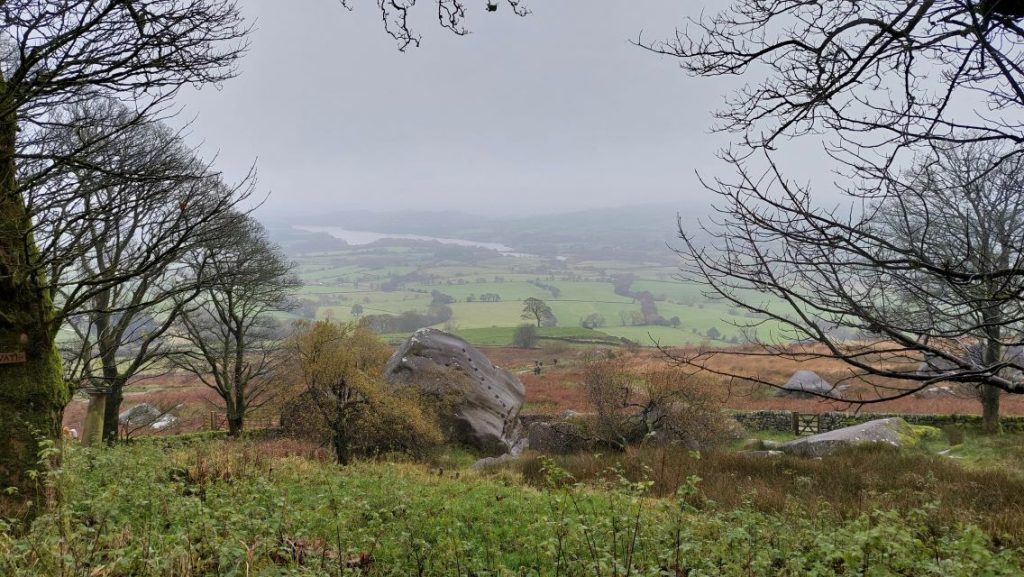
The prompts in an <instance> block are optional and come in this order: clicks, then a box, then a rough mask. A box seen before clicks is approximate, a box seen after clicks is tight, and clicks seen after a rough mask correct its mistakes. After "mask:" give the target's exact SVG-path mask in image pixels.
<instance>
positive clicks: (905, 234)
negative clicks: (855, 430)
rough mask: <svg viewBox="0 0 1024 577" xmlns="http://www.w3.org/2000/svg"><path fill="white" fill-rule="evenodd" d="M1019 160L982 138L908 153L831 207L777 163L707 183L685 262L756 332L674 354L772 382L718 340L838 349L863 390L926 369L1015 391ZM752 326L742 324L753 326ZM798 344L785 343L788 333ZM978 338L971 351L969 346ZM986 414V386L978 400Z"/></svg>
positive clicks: (918, 380) (908, 387) (806, 355)
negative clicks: (887, 172)
mask: <svg viewBox="0 0 1024 577" xmlns="http://www.w3.org/2000/svg"><path fill="white" fill-rule="evenodd" d="M1022 168H1024V167H1022V165H1021V164H1020V162H1018V161H1016V160H1014V161H1008V160H1004V158H1003V155H1002V153H1001V150H998V149H995V148H993V147H992V146H980V145H971V146H967V147H966V148H965V147H964V145H951V147H950V148H947V149H942V150H938V151H937V153H936V155H934V156H932V157H928V158H923V159H922V160H921V163H920V164H919V165H918V168H917V169H915V170H911V171H909V172H908V174H906V175H905V177H904V178H901V179H895V178H894V179H890V180H889V181H888V182H887V187H886V191H887V194H886V195H885V196H884V197H880V198H873V199H872V200H870V201H865V200H864V199H857V201H858V202H857V203H855V204H851V206H846V207H845V208H843V209H832V210H826V209H822V208H820V207H817V206H815V205H814V203H813V202H812V201H811V197H810V195H809V193H808V192H807V191H806V190H805V189H802V188H799V187H796V186H794V185H792V184H791V183H789V182H787V181H786V180H784V179H783V178H782V176H781V175H780V174H779V173H778V172H777V171H773V172H769V173H768V174H767V175H756V176H755V175H751V174H749V173H747V172H745V171H742V170H741V175H742V179H741V182H740V183H739V184H728V185H727V184H723V183H717V184H716V185H714V186H715V190H716V191H717V193H718V194H719V199H720V200H721V201H722V202H721V204H720V212H721V215H722V216H721V218H720V220H719V221H718V222H716V223H714V226H713V227H707V228H706V229H705V232H706V233H707V234H708V235H710V236H711V237H712V238H714V239H715V241H714V242H713V243H712V245H711V246H704V245H702V244H700V243H699V241H698V240H696V236H695V235H694V234H692V233H685V232H684V233H683V234H682V238H683V241H684V243H685V249H684V250H683V251H682V253H681V254H682V255H683V257H684V274H685V276H686V277H687V278H688V279H690V280H693V281H695V282H698V283H701V284H703V285H704V287H705V288H706V290H707V291H708V292H709V293H711V294H713V295H714V296H716V297H720V298H723V299H725V300H726V301H728V302H729V303H730V304H731V305H732V306H735V307H737V308H740V309H743V310H745V311H747V312H751V313H755V314H753V315H749V316H752V317H756V318H755V319H752V320H734V321H733V323H734V324H735V325H737V326H738V327H739V328H740V329H741V330H744V331H745V332H747V333H748V334H747V336H748V339H749V340H750V341H751V342H752V343H754V344H755V346H754V347H752V348H744V349H742V350H728V349H726V350H702V351H699V352H697V353H695V354H689V355H683V356H680V357H678V358H679V360H681V361H682V362H684V363H686V364H688V365H691V366H696V367H700V368H702V369H705V370H710V371H712V372H714V373H717V374H719V375H723V376H727V377H733V378H740V379H744V380H747V381H754V382H759V383H763V384H767V385H772V386H781V383H775V382H771V381H769V380H765V379H763V378H760V377H758V376H756V375H751V374H744V373H743V371H742V369H737V368H736V366H737V365H732V366H730V367H725V366H724V365H723V364H719V363H716V362H713V359H714V357H716V356H719V355H722V354H725V355H739V356H775V355H781V356H783V357H786V358H791V359H796V360H806V359H811V358H830V359H837V360H840V361H843V362H844V363H846V365H847V366H848V368H849V373H848V375H847V376H846V377H845V378H844V379H843V380H842V381H841V383H837V384H850V383H854V382H861V383H863V384H866V385H867V386H868V387H869V389H868V390H869V391H870V393H869V394H866V395H862V396H861V397H860V398H856V399H851V398H850V397H849V396H847V397H846V400H847V401H852V402H855V403H875V402H881V401H886V400H891V399H894V398H899V397H904V396H907V395H910V394H913V393H915V392H917V391H919V390H921V389H923V388H925V387H927V386H929V385H931V384H933V383H936V382H939V381H952V382H957V383H970V384H973V385H977V386H980V387H982V390H983V391H984V392H985V395H986V398H988V397H990V396H994V395H995V392H996V391H1005V392H1009V393H1018V394H1019V393H1024V382H1021V380H1020V379H1019V375H1020V373H1019V371H1020V370H1022V369H1024V366H1022V365H1024V363H1022V359H1020V358H1017V356H1016V355H1009V356H1007V355H1005V354H1004V353H1003V351H1004V350H1005V349H1008V348H1010V347H1017V346H1019V345H1021V344H1022V342H1024V341H1022V338H1024V333H1022V332H1021V329H1022V327H1024V325H1022V321H1024V308H1022V306H1021V294H1022V292H1024V266H1022V265H1024V262H1022V251H1021V247H1022V246H1024V228H1021V226H1020V225H1021V224H1024V223H1022V222H1021V218H1022V217H1024V212H1022V210H1024V200H1022V198H1021V195H1020V185H1021V179H1022V178H1024V173H1022V172H1021V169H1022ZM756 331H757V332H756ZM793 343H798V344H793ZM978 347H981V351H982V352H981V354H979V348H978ZM923 361H926V362H927V364H928V366H930V367H932V368H933V369H934V370H928V369H926V370H919V368H920V367H919V364H920V363H921V362H923ZM985 407H986V410H985V416H986V428H987V429H988V430H995V429H996V428H997V427H998V398H997V397H996V398H995V399H994V400H992V399H991V398H988V400H986V401H985Z"/></svg>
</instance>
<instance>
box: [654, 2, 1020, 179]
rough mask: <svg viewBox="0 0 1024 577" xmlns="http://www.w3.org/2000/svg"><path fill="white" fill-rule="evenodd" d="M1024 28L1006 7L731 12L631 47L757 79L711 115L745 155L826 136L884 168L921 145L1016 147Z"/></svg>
mask: <svg viewBox="0 0 1024 577" xmlns="http://www.w3.org/2000/svg"><path fill="white" fill-rule="evenodd" d="M1022 18H1024V7H1022V5H1021V3H1020V2H1015V1H1010V0H976V1H975V0H968V1H963V0H899V1H898V0H865V1H861V2H828V3H820V2H806V1H804V0H775V1H770V2H765V1H762V0H733V1H732V2H730V3H729V6H728V7H727V8H725V9H723V10H722V11H721V12H718V13H717V14H714V15H711V16H703V15H702V16H701V17H700V18H698V19H695V20H691V21H690V22H689V23H688V27H687V28H686V29H685V30H682V31H679V32H677V34H676V36H675V38H673V39H670V40H668V41H660V42H644V41H642V40H641V42H639V43H640V44H641V45H642V46H644V47H646V48H648V49H651V50H654V51H655V52H658V53H661V54H666V55H670V56H673V57H677V58H679V59H681V64H682V66H683V68H684V69H685V70H686V71H688V72H689V73H691V74H694V75H697V76H704V77H710V76H737V75H745V76H748V77H750V76H752V77H754V78H753V79H751V81H750V82H748V83H747V84H746V85H745V86H743V87H742V88H741V89H739V90H738V91H737V92H736V93H735V94H733V95H732V97H731V98H729V99H727V100H726V104H725V107H724V108H723V109H722V110H721V111H719V113H718V118H719V119H720V120H721V126H720V128H721V129H723V130H728V131H733V132H738V133H740V134H742V144H743V145H745V146H747V147H750V148H759V149H765V150H769V149H771V148H772V147H774V146H776V145H778V144H780V142H781V141H782V140H784V139H785V138H788V137H792V136H800V135H806V134H822V133H826V134H829V135H832V136H833V137H835V141H834V144H835V146H834V147H833V150H834V151H835V152H836V154H837V155H843V156H846V157H847V158H848V159H849V160H850V161H852V162H853V163H854V164H855V165H859V164H861V163H864V162H869V161H868V158H867V155H876V158H875V159H874V160H872V161H870V164H871V165H872V166H886V165H887V164H888V163H889V162H890V161H892V160H893V159H894V158H895V157H896V154H897V153H898V151H899V150H901V149H904V148H907V147H913V146H915V145H918V144H922V143H924V144H929V143H936V142H946V143H950V142H973V141H982V140H1002V141H1004V142H1007V143H1013V144H1015V145H1016V144H1018V143H1020V142H1021V136H1020V135H1021V124H1020V120H1019V111H1020V109H1021V107H1022V106H1024V43H1022V42H1021V40H1022V38H1024V29H1022V28H1021V26H1020V21H1021V19H1022ZM1011 152H1016V149H1015V148H1012V149H1011Z"/></svg>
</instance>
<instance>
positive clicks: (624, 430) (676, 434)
mask: <svg viewBox="0 0 1024 577" xmlns="http://www.w3.org/2000/svg"><path fill="white" fill-rule="evenodd" d="M583 385H584V389H585V391H586V395H587V400H588V402H589V404H590V409H591V410H592V411H593V413H594V415H595V417H594V422H593V433H594V435H595V436H596V437H597V438H598V439H599V440H600V441H601V442H603V443H605V444H607V445H609V446H612V447H616V448H618V449H625V447H626V446H627V445H630V444H636V443H639V442H641V441H643V440H645V439H648V438H649V439H651V440H654V441H657V442H660V443H675V444H681V445H684V446H686V447H689V448H693V449H697V448H700V449H704V448H709V447H713V446H716V445H718V444H720V443H722V442H723V441H725V440H726V439H727V438H728V436H729V435H730V433H731V431H733V430H734V429H735V423H734V422H732V421H731V420H730V419H729V417H728V416H727V415H725V413H724V411H723V409H724V404H723V402H722V399H719V398H716V397H715V396H713V395H711V394H710V393H709V392H708V390H709V387H708V386H707V384H706V383H705V382H704V381H703V380H702V379H701V378H699V377H696V376H694V375H691V374H688V373H686V372H685V371H681V370H677V369H668V368H660V369H654V370H649V371H647V372H644V373H640V374H634V373H630V372H627V371H625V370H624V369H623V368H622V366H621V364H620V363H618V362H616V361H614V360H611V361H597V362H592V363H589V364H588V365H587V367H586V369H585V370H584V375H583Z"/></svg>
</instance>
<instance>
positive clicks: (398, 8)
mask: <svg viewBox="0 0 1024 577" xmlns="http://www.w3.org/2000/svg"><path fill="white" fill-rule="evenodd" d="M474 1H480V2H482V4H483V7H484V8H485V9H486V10H487V11H488V12H497V11H498V9H499V8H500V6H501V5H506V6H508V9H509V10H511V11H512V12H513V13H514V14H516V15H517V16H526V15H527V14H529V13H530V11H529V10H528V9H527V8H526V4H525V2H524V1H523V0H486V1H484V0H474ZM340 2H341V5H342V6H344V7H345V8H348V9H349V10H351V9H353V7H354V5H355V4H356V0H340ZM429 3H430V4H432V5H433V6H434V7H436V8H437V21H438V24H440V26H441V27H442V28H444V29H446V30H448V31H450V32H452V33H454V34H457V35H459V36H464V35H466V34H469V30H468V29H467V28H466V4H467V1H466V0H430V2H429ZM377 8H378V9H379V10H380V15H381V20H382V21H383V23H384V31H385V32H387V33H388V34H389V35H390V36H391V37H392V38H394V39H395V40H397V41H398V49H399V50H401V51H403V52H404V51H405V50H406V49H407V48H409V47H410V46H413V47H417V46H419V45H420V39H421V38H420V35H419V34H417V33H416V31H415V30H414V29H413V27H412V25H411V24H410V22H409V18H410V15H411V14H412V13H413V12H415V10H416V0H377Z"/></svg>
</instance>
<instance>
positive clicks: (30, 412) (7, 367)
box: [0, 79, 68, 515]
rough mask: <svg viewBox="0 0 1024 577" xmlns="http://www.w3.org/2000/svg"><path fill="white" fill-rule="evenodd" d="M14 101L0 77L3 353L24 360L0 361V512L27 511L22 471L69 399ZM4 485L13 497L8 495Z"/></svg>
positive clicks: (28, 494) (53, 432)
mask: <svg viewBox="0 0 1024 577" xmlns="http://www.w3.org/2000/svg"><path fill="white" fill-rule="evenodd" d="M14 100H15V99H14V98H13V97H12V95H11V94H10V93H9V92H8V90H7V85H6V83H5V82H4V81H3V80H2V79H0V111H2V112H0V352H23V353H24V354H25V362H16V363H9V364H2V365H0V495H3V496H0V515H2V514H4V513H7V514H10V513H15V514H18V513H24V512H25V505H26V504H27V503H28V502H29V501H30V500H32V498H33V484H32V483H31V482H30V480H29V477H28V476H26V471H28V470H29V469H31V468H33V467H34V465H35V462H36V460H37V454H38V451H39V441H40V440H42V439H56V438H58V437H59V434H60V425H61V416H62V414H63V410H64V405H65V404H66V403H67V400H68V391H67V388H66V386H65V383H64V380H63V377H62V373H61V362H60V356H59V355H58V353H57V349H56V346H55V344H54V339H55V336H56V327H55V326H54V325H55V323H54V322H53V317H54V314H53V305H52V301H51V299H50V294H49V291H48V289H47V286H46V283H45V279H43V278H42V277H41V274H42V272H41V269H40V267H39V266H38V262H37V260H38V253H37V251H36V246H35V242H34V239H33V235H32V226H31V219H30V216H29V214H28V211H27V209H26V206H25V201H24V197H23V196H22V194H21V192H20V191H19V190H18V182H17V165H16V161H15V146H16V139H17V132H18V126H17V123H18V119H17V112H16V107H15V105H14V104H13V103H14ZM6 487H16V488H17V489H18V494H16V495H5V492H3V491H2V489H3V488H6Z"/></svg>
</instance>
